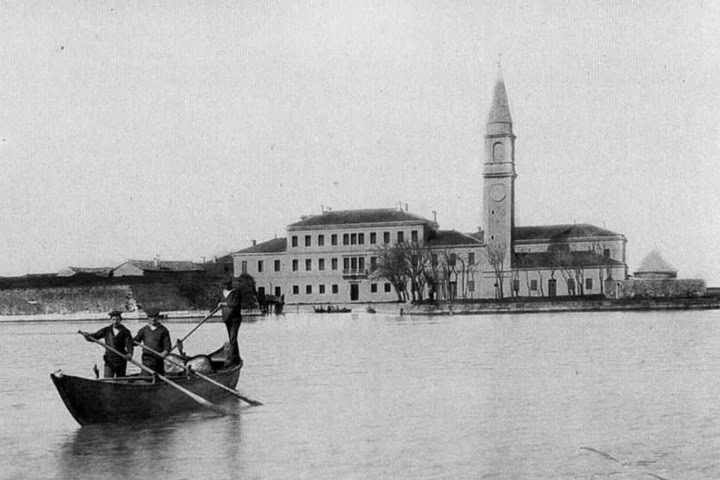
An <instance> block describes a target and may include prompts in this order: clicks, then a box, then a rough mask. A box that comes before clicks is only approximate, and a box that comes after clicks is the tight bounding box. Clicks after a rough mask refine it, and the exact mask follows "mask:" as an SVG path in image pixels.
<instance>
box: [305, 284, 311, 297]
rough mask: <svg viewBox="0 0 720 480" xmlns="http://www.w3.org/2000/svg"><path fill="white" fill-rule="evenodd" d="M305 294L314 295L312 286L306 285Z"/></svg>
mask: <svg viewBox="0 0 720 480" xmlns="http://www.w3.org/2000/svg"><path fill="white" fill-rule="evenodd" d="M305 294H306V295H312V285H305Z"/></svg>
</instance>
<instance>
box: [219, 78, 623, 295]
mask: <svg viewBox="0 0 720 480" xmlns="http://www.w3.org/2000/svg"><path fill="white" fill-rule="evenodd" d="M512 126H513V124H512V117H511V115H510V108H509V104H508V99H507V93H506V90H505V83H504V81H503V80H502V78H499V79H498V80H497V83H496V85H495V91H494V95H493V101H492V105H491V107H490V113H489V116H488V122H487V129H486V134H485V158H484V160H483V189H482V202H483V214H482V219H481V220H482V226H483V227H482V230H481V231H479V232H472V233H461V232H458V231H454V230H441V229H440V228H439V225H438V224H437V222H436V220H435V219H433V220H429V219H426V218H423V217H421V216H418V215H415V214H412V213H410V212H408V211H407V208H405V209H402V208H393V209H365V210H346V211H332V210H326V211H323V212H322V213H320V214H318V215H311V216H307V217H304V218H302V219H301V220H300V221H298V222H296V223H293V224H291V225H288V226H287V235H286V237H284V238H276V239H272V240H269V241H266V242H263V243H260V244H256V245H253V246H251V247H249V248H246V249H244V250H241V251H239V252H236V253H235V254H233V259H234V269H235V275H236V276H238V275H240V274H242V273H248V274H250V275H252V277H253V278H254V279H255V282H256V285H257V287H258V291H259V292H262V293H265V294H272V295H276V296H280V295H284V296H285V301H286V303H291V304H292V303H309V304H315V303H353V302H359V303H372V302H388V301H394V300H399V299H403V300H414V299H424V298H432V299H437V300H450V299H483V298H486V299H493V298H507V297H555V296H566V295H599V294H602V295H609V294H610V292H609V291H608V289H611V288H613V285H616V282H617V281H622V280H625V279H626V277H627V264H626V258H625V255H626V253H625V247H626V243H627V241H626V239H625V237H624V236H623V235H621V234H618V233H614V232H612V231H609V230H606V229H604V228H599V227H596V226H593V225H588V224H564V225H545V226H520V227H518V226H516V225H515V179H516V177H517V173H516V169H515V135H514V134H513V128H512ZM478 201H480V198H478ZM393 252H403V254H404V258H405V263H406V264H407V265H406V267H407V268H406V270H407V272H408V273H407V274H406V275H405V277H407V278H404V279H397V278H393V276H392V275H390V274H387V275H385V273H386V271H387V270H388V268H389V263H390V262H391V261H392V260H393V258H396V257H394V256H393ZM390 273H392V272H390ZM398 290H405V295H404V297H403V296H402V295H401V294H400V293H399V292H398Z"/></svg>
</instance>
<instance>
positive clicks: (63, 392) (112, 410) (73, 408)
mask: <svg viewBox="0 0 720 480" xmlns="http://www.w3.org/2000/svg"><path fill="white" fill-rule="evenodd" d="M209 357H210V361H211V364H212V366H213V368H214V369H215V371H214V372H213V373H208V374H206V376H207V377H210V378H212V379H213V380H215V381H217V382H219V383H221V384H222V385H224V386H226V387H229V388H231V389H234V388H235V386H236V385H237V383H238V379H239V377H240V369H241V368H242V363H241V364H240V365H236V366H233V367H230V368H223V363H224V360H225V359H224V354H223V349H220V350H218V351H216V352H213V353H211V354H210V355H209ZM50 378H51V379H52V381H53V383H54V384H55V387H56V388H57V390H58V392H59V393H60V397H62V399H63V402H65V406H66V407H67V409H68V410H69V411H70V414H71V415H72V416H73V417H74V418H75V420H77V422H78V423H79V424H80V425H91V424H96V423H124V422H133V421H137V420H142V419H145V418H149V417H158V416H170V415H173V414H176V413H179V412H182V411H189V410H196V409H200V408H202V407H201V406H200V405H198V403H197V402H196V401H195V400H193V399H192V398H191V397H190V396H188V395H186V394H185V393H182V392H181V391H178V390H177V389H176V388H174V387H173V386H171V385H169V384H168V383H165V382H163V381H161V380H160V379H153V377H152V376H150V375H140V374H139V375H130V376H127V377H122V378H105V379H88V378H81V377H75V376H72V375H65V374H63V373H62V372H60V371H58V372H56V373H53V374H50ZM167 378H168V379H170V380H172V381H173V382H174V383H176V384H177V385H180V386H181V387H183V388H185V389H187V390H189V391H190V392H192V393H194V394H196V395H199V396H201V397H203V398H204V399H206V400H208V401H210V402H215V401H218V400H222V399H223V398H225V397H228V396H232V394H231V393H229V392H228V391H227V390H225V389H223V388H220V387H218V386H217V385H213V384H212V383H209V382H208V381H206V380H204V379H202V378H200V377H197V376H195V375H188V374H186V373H177V374H174V373H168V374H167ZM153 380H154V381H153Z"/></svg>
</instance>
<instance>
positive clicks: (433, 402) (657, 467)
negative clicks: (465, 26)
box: [0, 311, 720, 480]
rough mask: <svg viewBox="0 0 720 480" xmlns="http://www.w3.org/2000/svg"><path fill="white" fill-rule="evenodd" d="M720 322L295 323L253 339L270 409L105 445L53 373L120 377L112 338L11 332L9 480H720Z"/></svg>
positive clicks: (277, 323)
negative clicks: (109, 369)
mask: <svg viewBox="0 0 720 480" xmlns="http://www.w3.org/2000/svg"><path fill="white" fill-rule="evenodd" d="M719 320H720V312H717V311H707V312H657V313H656V312H651V313H602V314H599V313H595V314H542V315H520V316H453V317H434V318H427V317H423V318H411V317H395V316H386V315H380V314H376V315H370V314H367V313H364V312H363V313H358V314H344V315H315V314H288V315H286V316H283V317H277V318H275V317H272V318H268V319H262V320H257V321H255V322H252V323H245V324H243V326H242V329H241V353H242V355H243V357H244V359H245V368H244V370H243V374H242V375H241V383H240V386H239V389H240V390H241V391H242V392H243V393H244V394H245V395H247V396H249V397H253V398H257V399H259V400H261V401H263V402H264V403H265V405H264V406H261V407H247V406H245V405H244V404H242V403H241V402H236V401H234V400H232V401H228V402H227V403H226V404H225V405H226V406H228V407H229V408H231V409H233V410H235V411H236V412H237V415H235V416H231V417H215V416H213V415H212V414H207V413H205V412H198V413H193V414H189V415H182V416H179V417H178V418H175V419H172V420H171V421H162V422H159V421H158V422H148V423H147V424H144V425H134V426H125V427H119V426H110V427H86V428H80V427H79V426H78V425H77V424H76V423H75V421H74V420H73V418H72V417H71V416H70V414H69V413H68V412H67V410H66V409H65V406H64V405H63V403H62V401H61V400H60V397H59V396H58V394H57V392H56V391H55V389H54V387H53V385H52V383H51V381H50V379H49V376H48V375H49V374H50V373H51V372H54V371H56V370H57V369H59V368H62V370H63V371H64V372H65V373H68V374H76V375H82V376H90V375H92V373H91V368H92V365H93V364H95V363H97V364H98V365H99V366H100V367H102V360H101V357H102V351H101V349H100V347H98V346H96V345H93V344H90V343H87V342H85V341H84V340H83V339H82V338H81V337H80V336H79V335H77V334H76V333H74V332H76V331H77V329H78V328H83V329H86V330H92V329H94V328H95V327H97V328H99V327H101V326H103V325H105V322H99V323H91V324H88V323H71V322H58V323H53V324H48V323H35V324H17V323H16V324H4V325H3V324H0V332H1V333H2V349H1V352H2V353H1V354H0V358H1V359H2V366H3V373H2V376H0V477H2V478H28V479H31V478H32V479H35V478H62V479H64V478H67V479H70V478H73V479H94V478H122V479H136V478H137V479H140V478H143V479H144V478H168V479H183V478H185V479H204V478H230V477H234V478H242V479H274V478H278V479H280V478H282V479H285V478H312V479H355V478H357V479H367V478H391V479H397V478H400V479H422V478H428V479H429V478H432V479H438V478H448V479H456V478H472V479H476V478H492V479H525V478H527V479H576V478H577V479H598V480H599V479H604V478H613V479H640V478H653V477H652V476H650V475H649V474H652V475H656V476H658V477H661V478H665V479H669V480H678V479H684V480H689V479H703V480H706V479H713V478H720V422H719V421H718V409H719V407H720V395H719V394H720V386H719V385H720V377H718V375H717V374H716V373H717V372H718V371H719V370H720V328H719V327H718V325H720V322H719ZM126 325H127V326H128V327H129V328H130V329H131V330H132V331H133V332H135V331H136V330H137V329H138V328H139V327H140V326H141V325H142V324H141V323H140V322H137V321H130V322H126ZM167 325H168V326H169V327H170V330H171V333H172V335H173V339H174V338H176V337H180V336H183V335H184V334H185V333H187V332H188V331H189V330H190V329H191V328H192V327H193V325H194V324H193V323H173V322H170V323H168V324H167ZM223 338H224V329H223V326H222V324H220V323H211V324H207V325H204V326H203V327H201V329H200V330H198V332H196V333H195V334H194V335H193V336H192V337H191V338H190V339H189V340H188V341H187V350H188V351H189V352H190V353H201V352H203V351H206V350H210V349H213V348H215V347H216V346H218V345H219V344H220V343H221V342H222V340H223ZM138 358H139V355H138ZM591 449H592V450H591Z"/></svg>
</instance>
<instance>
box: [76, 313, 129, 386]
mask: <svg viewBox="0 0 720 480" xmlns="http://www.w3.org/2000/svg"><path fill="white" fill-rule="evenodd" d="M108 315H109V316H110V321H111V322H112V323H111V324H110V325H108V326H107V327H104V328H101V329H100V330H98V331H97V332H95V333H87V332H82V333H83V335H84V336H85V337H86V340H87V341H88V342H89V341H91V340H90V339H89V338H87V337H91V338H94V339H95V340H105V345H107V346H108V347H112V348H114V349H115V350H117V351H119V352H120V353H122V354H123V356H119V355H118V354H116V353H113V352H111V351H109V350H106V351H105V356H103V360H105V371H104V372H103V377H105V378H115V377H124V376H125V373H126V372H127V361H128V360H130V359H131V358H132V355H133V340H132V333H130V330H128V329H127V328H125V326H124V325H122V324H121V322H122V314H121V312H120V311H118V310H113V311H112V312H110V313H109V314H108Z"/></svg>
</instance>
